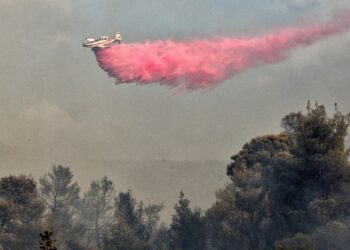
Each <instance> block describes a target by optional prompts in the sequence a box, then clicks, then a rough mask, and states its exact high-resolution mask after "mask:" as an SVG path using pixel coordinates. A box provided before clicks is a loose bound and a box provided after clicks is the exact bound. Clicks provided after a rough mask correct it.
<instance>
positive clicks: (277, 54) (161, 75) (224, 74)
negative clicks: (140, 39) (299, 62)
mask: <svg viewBox="0 0 350 250" xmlns="http://www.w3.org/2000/svg"><path fill="white" fill-rule="evenodd" d="M349 28H350V13H349V12H347V13H345V14H344V13H343V14H342V15H338V16H337V17H336V18H334V19H333V20H332V21H330V22H328V23H325V24H322V25H321V24H317V25H310V26H307V27H304V28H287V29H284V30H282V31H280V32H278V33H275V34H270V35H265V36H260V37H255V38H247V39H245V38H219V39H213V40H203V39H199V40H192V41H186V42H174V41H171V40H166V41H155V42H144V43H133V44H122V45H117V46H112V47H110V48H105V49H98V50H95V54H96V58H97V60H98V62H99V65H100V67H101V68H102V69H103V70H105V71H106V72H107V73H108V74H109V76H111V77H114V78H116V83H117V84H119V83H128V82H136V83H138V84H141V85H146V84H151V83H159V84H166V85H169V86H171V87H179V88H180V89H182V90H194V89H199V88H211V87H213V86H215V85H217V84H218V83H220V82H222V81H224V80H226V79H228V78H230V77H232V76H234V75H235V74H237V73H239V72H243V71H246V70H248V69H250V68H252V67H255V66H257V65H259V64H261V63H270V64H272V63H278V62H281V61H282V60H284V59H285V58H286V57H287V56H288V52H289V51H290V50H291V49H293V48H296V47H298V46H300V45H303V46H306V45H311V44H313V43H314V42H316V41H318V40H320V39H322V38H326V37H329V36H331V35H335V34H338V33H341V32H344V31H346V30H347V29H349Z"/></svg>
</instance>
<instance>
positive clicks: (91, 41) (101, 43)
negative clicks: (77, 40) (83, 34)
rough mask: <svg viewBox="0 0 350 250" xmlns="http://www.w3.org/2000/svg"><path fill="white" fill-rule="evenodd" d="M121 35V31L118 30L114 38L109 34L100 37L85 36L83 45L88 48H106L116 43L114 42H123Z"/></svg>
mask: <svg viewBox="0 0 350 250" xmlns="http://www.w3.org/2000/svg"><path fill="white" fill-rule="evenodd" d="M121 40H122V39H121V36H120V33H119V32H117V33H116V34H115V36H114V37H113V38H109V37H107V36H101V37H100V38H98V39H95V38H85V40H84V41H83V47H86V48H91V49H94V48H106V47H109V46H110V45H112V44H114V43H118V44H120V43H121Z"/></svg>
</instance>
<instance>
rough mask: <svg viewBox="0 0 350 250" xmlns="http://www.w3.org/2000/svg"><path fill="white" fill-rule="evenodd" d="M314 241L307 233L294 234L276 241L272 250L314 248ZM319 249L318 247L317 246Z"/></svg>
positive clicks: (304, 249)
mask: <svg viewBox="0 0 350 250" xmlns="http://www.w3.org/2000/svg"><path fill="white" fill-rule="evenodd" d="M315 249H316V248H315V242H314V241H313V240H312V239H311V237H310V236H308V235H303V234H300V233H299V234H296V235H295V236H294V237H292V238H288V239H284V240H281V241H277V242H276V243H275V247H274V250H315ZM317 249H319V248H317Z"/></svg>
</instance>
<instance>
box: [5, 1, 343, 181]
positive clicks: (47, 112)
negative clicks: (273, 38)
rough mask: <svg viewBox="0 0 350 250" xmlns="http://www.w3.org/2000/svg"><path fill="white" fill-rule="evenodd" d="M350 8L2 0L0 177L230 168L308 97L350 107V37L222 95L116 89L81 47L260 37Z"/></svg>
mask: <svg viewBox="0 0 350 250" xmlns="http://www.w3.org/2000/svg"><path fill="white" fill-rule="evenodd" d="M335 2H336V3H335ZM347 2H348V1H345V0H344V1H332V0H328V1H326V0H324V1H322V0H308V1H300V0H293V1H292V0H289V1H286V0H265V1H256V0H248V1H243V0H240V1H239V0H235V1H233V0H219V1H209V0H192V1H188V0H178V1H169V0H167V1H166V0H147V1H145V0H138V1H130V0H118V1H115V0H113V1H112V0H101V1H95V0H81V1H73V0H59V1H58V0H32V1H24V0H17V1H11V0H0V33H1V36H2V37H1V39H0V72H1V74H0V115H1V120H0V131H1V133H0V166H1V172H0V173H1V175H5V174H9V173H19V172H33V173H39V172H40V171H39V170H43V169H48V168H49V167H50V166H51V165H52V164H63V165H69V166H72V167H73V169H75V171H76V172H77V173H80V174H82V175H85V176H91V178H94V177H96V175H99V174H100V175H101V176H102V175H103V173H99V172H98V170H96V171H95V172H93V171H90V172H84V166H85V163H86V162H94V163H96V168H98V165H99V163H101V164H104V163H105V162H107V161H108V162H110V161H114V160H117V159H122V160H128V159H131V160H152V159H169V160H176V161H177V160H179V161H180V160H209V159H212V160H226V161H229V157H230V156H231V155H232V154H234V153H235V152H237V151H238V150H239V149H240V148H241V147H242V145H243V144H244V143H245V142H247V141H248V140H250V139H251V138H252V137H254V136H258V135H263V134H268V133H277V132H278V131H279V130H280V118H281V117H282V116H283V115H285V114H287V113H288V112H290V111H296V110H301V109H303V108H304V107H305V104H306V101H307V100H308V99H310V100H318V101H319V102H320V103H324V104H326V105H327V106H328V107H329V109H332V104H333V103H334V102H335V101H337V102H338V103H339V108H340V109H341V110H343V111H350V98H348V94H349V93H350V84H349V79H350V71H349V65H350V33H349V32H348V33H346V34H343V35H340V36H337V37H333V38H330V39H327V40H324V41H322V42H320V43H317V44H315V45H313V46H311V47H308V48H300V49H298V50H296V51H294V52H293V53H292V56H291V57H290V58H289V59H288V60H287V61H285V62H283V63H280V64H276V65H264V66H261V67H259V68H256V69H253V70H251V71H249V72H246V73H244V74H240V75H237V76H236V77H235V78H233V79H230V80H228V81H226V82H225V83H223V84H221V85H219V86H218V87H217V88H216V89H214V90H211V91H195V92H192V93H185V94H180V95H175V96H173V95H172V93H173V92H172V90H170V89H168V88H167V87H162V86H158V85H154V86H147V87H141V86H136V85H134V84H127V85H120V86H115V85H114V81H113V79H111V78H109V77H108V76H107V75H106V74H105V73H104V72H103V71H102V70H100V68H99V67H98V65H97V62H96V60H95V58H94V55H93V53H91V51H89V50H87V49H83V48H82V47H81V41H82V39H83V38H84V37H86V36H100V35H112V34H113V33H114V32H115V31H121V32H122V36H123V38H124V42H126V43H129V42H136V41H143V40H155V39H166V38H173V39H191V38H196V37H215V36H224V35H227V36H234V35H254V34H262V33H264V32H268V31H271V30H278V29H279V28H282V27H285V26H288V25H293V24H294V25H297V24H302V23H305V22H309V21H317V20H326V19H327V18H328V17H330V16H331V15H332V14H333V11H334V10H338V9H341V8H344V6H348V7H350V5H349V4H347ZM45 171H47V170H45ZM223 174H224V172H223Z"/></svg>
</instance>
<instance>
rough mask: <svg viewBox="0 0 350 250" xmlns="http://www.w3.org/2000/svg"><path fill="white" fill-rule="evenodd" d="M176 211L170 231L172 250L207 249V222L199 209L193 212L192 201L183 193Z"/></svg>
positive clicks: (175, 207) (176, 205)
mask: <svg viewBox="0 0 350 250" xmlns="http://www.w3.org/2000/svg"><path fill="white" fill-rule="evenodd" d="M174 209H175V214H174V215H173V219H172V223H171V225H170V229H169V235H170V246H171V249H181V250H186V249H188V250H190V249H191V250H197V249H198V250H203V249H206V231H205V230H206V229H205V220H204V218H203V217H202V216H201V213H200V210H199V209H195V210H194V211H192V209H191V208H190V201H189V200H188V199H186V198H185V195H184V193H183V192H182V191H181V192H180V197H179V201H178V203H177V204H175V206H174Z"/></svg>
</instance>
